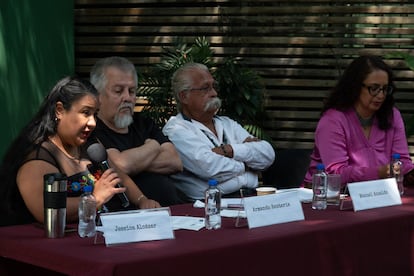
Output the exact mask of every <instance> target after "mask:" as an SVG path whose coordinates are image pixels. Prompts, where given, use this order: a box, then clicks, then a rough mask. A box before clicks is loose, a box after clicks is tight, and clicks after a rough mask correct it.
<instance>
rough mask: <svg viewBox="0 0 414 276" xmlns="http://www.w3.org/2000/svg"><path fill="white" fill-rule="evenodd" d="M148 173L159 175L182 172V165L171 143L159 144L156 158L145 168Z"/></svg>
mask: <svg viewBox="0 0 414 276" xmlns="http://www.w3.org/2000/svg"><path fill="white" fill-rule="evenodd" d="M147 170H148V171H150V172H154V173H160V174H172V173H176V172H181V171H182V170H183V163H182V162H181V158H180V156H179V155H178V152H177V150H176V149H175V147H174V145H173V144H172V143H171V142H165V143H162V144H161V150H160V153H159V154H158V156H157V157H156V158H155V159H154V160H153V161H152V162H151V164H150V165H149V166H148V168H147Z"/></svg>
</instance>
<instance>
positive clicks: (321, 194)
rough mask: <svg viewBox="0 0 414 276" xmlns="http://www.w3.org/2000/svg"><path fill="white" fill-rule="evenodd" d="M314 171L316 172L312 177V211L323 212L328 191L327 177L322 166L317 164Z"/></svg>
mask: <svg viewBox="0 0 414 276" xmlns="http://www.w3.org/2000/svg"><path fill="white" fill-rule="evenodd" d="M316 170H317V172H316V173H315V174H314V175H313V176H312V190H313V198H312V209H315V210H325V209H326V195H327V191H328V176H327V175H326V173H325V166H324V165H323V164H318V165H317V166H316Z"/></svg>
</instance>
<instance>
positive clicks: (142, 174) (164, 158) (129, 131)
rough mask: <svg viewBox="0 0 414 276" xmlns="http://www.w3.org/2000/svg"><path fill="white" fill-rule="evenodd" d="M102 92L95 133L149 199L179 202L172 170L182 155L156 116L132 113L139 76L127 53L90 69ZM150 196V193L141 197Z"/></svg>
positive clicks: (178, 165) (177, 168) (165, 203)
mask: <svg viewBox="0 0 414 276" xmlns="http://www.w3.org/2000/svg"><path fill="white" fill-rule="evenodd" d="M90 80H91V83H92V84H93V85H94V86H95V87H96V89H97V90H98V92H99V98H98V99H99V104H100V106H99V111H98V118H97V121H96V129H95V131H94V135H95V137H96V138H97V139H98V140H99V141H100V142H101V143H102V144H103V145H104V146H105V148H106V150H107V152H108V156H109V158H110V159H111V160H112V161H113V162H114V163H115V165H116V166H117V167H119V168H120V169H121V170H123V171H124V172H126V173H127V174H128V175H129V176H130V177H131V178H132V179H133V180H134V182H135V183H136V184H137V185H138V187H139V188H140V189H141V190H142V191H143V193H144V194H145V195H147V196H148V197H149V198H151V199H153V200H156V201H158V202H159V203H160V204H161V205H162V206H169V205H174V204H178V203H181V202H182V201H181V200H180V199H179V197H178V195H177V191H176V188H175V186H174V183H173V181H172V180H171V179H170V177H169V175H170V174H174V173H177V172H180V171H182V163H181V159H180V157H179V155H178V153H177V151H176V149H175V147H174V145H173V144H172V143H171V141H170V140H169V139H168V138H167V137H166V136H165V135H163V133H162V131H161V129H160V128H159V127H158V125H156V123H155V122H154V120H152V119H150V118H147V117H144V116H143V115H141V114H139V113H138V112H134V107H135V102H136V90H137V86H138V76H137V72H136V69H135V66H134V65H133V64H132V63H131V62H130V61H129V60H128V59H126V58H123V57H116V56H114V57H108V58H103V59H100V60H98V61H97V62H96V63H95V65H94V66H93V68H92V70H91V72H90ZM140 200H146V198H145V197H144V198H139V200H138V201H140Z"/></svg>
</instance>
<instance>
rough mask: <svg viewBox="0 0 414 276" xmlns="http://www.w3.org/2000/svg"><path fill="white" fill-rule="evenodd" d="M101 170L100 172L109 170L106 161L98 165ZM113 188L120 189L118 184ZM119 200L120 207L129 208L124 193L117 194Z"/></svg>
mask: <svg viewBox="0 0 414 276" xmlns="http://www.w3.org/2000/svg"><path fill="white" fill-rule="evenodd" d="M99 165H100V167H101V170H102V171H106V170H107V169H109V164H108V162H107V161H102V162H101V163H100V164H99ZM115 187H117V188H122V186H121V185H120V184H119V183H118V184H116V185H115ZM117 195H118V197H119V199H120V200H121V205H122V207H124V208H126V207H128V206H129V199H128V197H127V196H126V194H125V193H124V192H122V193H117Z"/></svg>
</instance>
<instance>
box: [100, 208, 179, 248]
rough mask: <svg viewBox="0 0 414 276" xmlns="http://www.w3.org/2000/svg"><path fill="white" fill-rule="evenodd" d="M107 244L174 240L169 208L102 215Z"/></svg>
mask: <svg viewBox="0 0 414 276" xmlns="http://www.w3.org/2000/svg"><path fill="white" fill-rule="evenodd" d="M101 221H102V229H103V232H104V237H105V244H106V245H107V246H108V245H114V244H122V243H131V242H140V241H151V240H162V239H174V232H173V227H172V223H171V217H170V212H169V208H157V209H145V210H132V211H125V212H112V213H104V214H101Z"/></svg>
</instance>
